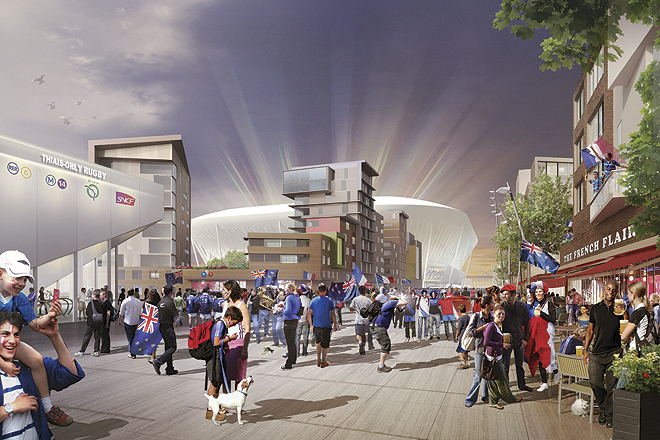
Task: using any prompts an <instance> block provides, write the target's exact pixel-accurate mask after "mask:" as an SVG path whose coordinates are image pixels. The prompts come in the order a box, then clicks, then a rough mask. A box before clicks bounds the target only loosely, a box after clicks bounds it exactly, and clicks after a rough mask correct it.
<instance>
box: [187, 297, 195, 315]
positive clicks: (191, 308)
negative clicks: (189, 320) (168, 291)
mask: <svg viewBox="0 0 660 440" xmlns="http://www.w3.org/2000/svg"><path fill="white" fill-rule="evenodd" d="M186 306H187V307H188V313H197V306H198V304H197V298H196V297H194V296H192V295H188V298H186Z"/></svg>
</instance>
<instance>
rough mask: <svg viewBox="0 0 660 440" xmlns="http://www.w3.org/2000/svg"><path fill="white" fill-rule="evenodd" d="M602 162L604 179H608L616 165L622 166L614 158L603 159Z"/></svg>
mask: <svg viewBox="0 0 660 440" xmlns="http://www.w3.org/2000/svg"><path fill="white" fill-rule="evenodd" d="M601 162H603V180H605V179H607V177H608V176H609V175H610V174H611V173H612V171H614V170H616V167H620V166H621V164H620V163H619V162H617V161H616V160H614V159H612V160H607V159H601Z"/></svg>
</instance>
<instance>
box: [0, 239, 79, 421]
mask: <svg viewBox="0 0 660 440" xmlns="http://www.w3.org/2000/svg"><path fill="white" fill-rule="evenodd" d="M28 280H29V281H30V282H31V283H34V279H33V278H32V275H30V261H29V260H28V259H27V257H26V256H25V254H23V253H22V252H19V251H5V252H3V253H2V254H0V310H4V311H7V312H19V313H20V314H21V316H22V317H23V321H24V323H25V324H27V325H28V326H29V327H30V328H31V329H32V330H34V331H38V330H39V329H40V328H45V327H47V326H48V324H50V322H51V321H52V320H53V319H56V318H57V316H59V315H60V314H61V313H62V306H61V305H60V301H59V300H55V301H53V303H52V304H51V307H50V310H49V311H48V314H46V315H43V316H40V317H39V318H37V316H36V315H35V314H34V309H33V308H32V306H31V305H30V300H29V299H28V298H27V297H26V296H25V294H23V293H22V292H21V291H22V290H23V289H24V288H25V284H26V282H27V281H28ZM14 359H16V360H18V361H20V362H22V363H23V364H25V365H27V366H28V368H30V370H31V371H32V375H33V377H34V382H35V384H36V385H37V390H38V391H39V397H40V398H41V403H42V405H43V407H44V411H45V412H46V418H47V419H48V422H49V423H52V424H53V425H58V426H67V425H70V424H71V423H73V418H71V417H70V416H68V415H66V414H65V413H64V411H62V410H61V409H60V408H58V407H57V406H53V403H52V402H51V399H50V388H49V386H48V377H47V375H46V367H45V366H44V360H43V358H42V357H41V355H40V354H39V353H38V352H37V351H36V350H35V349H34V348H32V347H30V346H29V345H28V344H25V343H21V344H20V345H19V346H18V347H17V348H16V354H15V355H14ZM0 369H2V371H4V372H5V373H6V374H7V375H8V376H12V377H13V376H16V375H17V374H18V367H17V366H15V365H14V364H13V363H11V362H9V361H6V360H4V359H2V358H0Z"/></svg>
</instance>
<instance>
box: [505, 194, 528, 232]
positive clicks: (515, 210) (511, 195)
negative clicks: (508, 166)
mask: <svg viewBox="0 0 660 440" xmlns="http://www.w3.org/2000/svg"><path fill="white" fill-rule="evenodd" d="M506 186H507V188H508V189H509V191H508V192H509V197H510V198H511V203H513V212H515V214H516V220H517V221H518V228H520V236H521V237H522V239H523V240H524V239H525V233H524V232H523V228H522V225H521V224H520V217H518V208H517V207H516V200H515V199H514V198H513V193H512V192H511V186H509V182H507V183H506Z"/></svg>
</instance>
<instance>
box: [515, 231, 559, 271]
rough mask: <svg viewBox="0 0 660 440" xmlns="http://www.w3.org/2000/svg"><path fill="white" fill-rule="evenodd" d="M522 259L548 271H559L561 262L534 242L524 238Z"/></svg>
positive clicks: (521, 252)
mask: <svg viewBox="0 0 660 440" xmlns="http://www.w3.org/2000/svg"><path fill="white" fill-rule="evenodd" d="M520 261H526V262H528V263H531V264H533V265H534V266H536V267H539V268H541V269H543V270H545V271H546V272H551V273H557V270H558V269H559V263H558V262H557V260H555V259H554V258H552V256H550V255H549V254H547V253H546V252H544V251H543V249H541V248H540V247H538V246H536V245H535V244H534V243H530V242H529V241H527V240H525V239H523V242H522V249H521V250H520Z"/></svg>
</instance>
